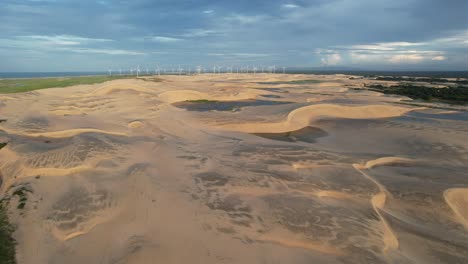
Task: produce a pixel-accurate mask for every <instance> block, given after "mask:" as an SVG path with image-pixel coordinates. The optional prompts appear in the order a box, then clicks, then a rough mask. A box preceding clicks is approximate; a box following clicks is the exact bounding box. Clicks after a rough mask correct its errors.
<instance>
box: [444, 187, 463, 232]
mask: <svg viewBox="0 0 468 264" xmlns="http://www.w3.org/2000/svg"><path fill="white" fill-rule="evenodd" d="M444 198H445V201H446V202H447V204H448V205H449V207H450V208H451V209H452V211H453V213H454V214H455V217H456V219H457V220H458V221H459V222H460V224H462V225H463V226H464V227H465V228H466V229H467V230H468V188H453V189H448V190H446V191H445V192H444Z"/></svg>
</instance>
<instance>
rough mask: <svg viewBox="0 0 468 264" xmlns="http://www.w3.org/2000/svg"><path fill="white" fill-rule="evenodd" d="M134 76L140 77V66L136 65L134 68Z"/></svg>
mask: <svg viewBox="0 0 468 264" xmlns="http://www.w3.org/2000/svg"><path fill="white" fill-rule="evenodd" d="M136 75H137V77H139V76H140V65H138V66H137V68H136Z"/></svg>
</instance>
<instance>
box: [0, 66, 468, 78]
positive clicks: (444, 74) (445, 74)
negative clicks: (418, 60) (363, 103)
mask: <svg viewBox="0 0 468 264" xmlns="http://www.w3.org/2000/svg"><path fill="white" fill-rule="evenodd" d="M277 73H281V72H280V71H278V72H277ZM286 73H287V74H321V75H323V74H325V75H328V74H346V75H358V76H410V77H434V78H468V71H366V70H331V69H330V70H328V69H319V70H317V69H300V68H290V69H287V70H286ZM126 74H127V73H126ZM142 74H144V73H142ZM103 75H108V72H104V71H101V72H99V71H95V72H0V79H10V78H48V77H77V76H103Z"/></svg>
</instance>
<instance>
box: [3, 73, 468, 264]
mask: <svg viewBox="0 0 468 264" xmlns="http://www.w3.org/2000/svg"><path fill="white" fill-rule="evenodd" d="M161 79H162V81H161V82H154V81H151V80H146V81H144V80H136V79H133V80H130V79H129V80H115V81H111V82H107V83H104V84H97V85H81V86H74V87H67V88H54V89H46V90H38V91H33V92H27V93H20V94H7V95H0V118H2V119H6V120H7V121H5V122H2V123H1V124H0V139H1V142H8V145H7V146H6V147H4V148H3V149H2V150H1V151H0V170H1V180H2V184H1V192H2V193H3V194H4V195H6V196H9V197H10V198H11V199H10V206H9V212H10V221H11V222H12V223H13V224H15V225H16V226H17V230H16V232H15V238H16V239H17V241H18V247H17V259H18V262H19V263H35V264H37V263H57V264H63V263H67V264H71V263H88V264H92V263H165V264H166V263H203V264H206V263H242V264H246V263H468V175H467V172H468V152H467V150H468V115H467V112H463V111H457V110H451V109H434V108H429V107H421V106H415V105H406V104H402V102H403V100H408V98H405V97H400V96H387V95H383V94H381V93H376V92H372V91H359V90H354V89H351V88H352V87H361V86H362V85H363V83H364V82H366V80H362V79H349V76H343V75H327V76H320V75H289V74H287V75H282V74H278V75H274V74H257V75H252V74H250V75H246V74H241V75H236V74H216V75H208V74H206V75H198V76H162V77H161ZM304 80H313V81H304ZM188 100H198V101H192V102H191V101H188ZM425 105H428V104H425ZM429 105H430V104H429ZM458 108H460V109H461V110H466V109H464V107H462V106H458ZM19 189H22V190H24V193H25V194H26V196H27V201H26V203H25V204H24V208H23V209H18V208H17V206H18V204H19V203H20V201H19V199H20V196H19V195H15V194H14V192H15V190H19Z"/></svg>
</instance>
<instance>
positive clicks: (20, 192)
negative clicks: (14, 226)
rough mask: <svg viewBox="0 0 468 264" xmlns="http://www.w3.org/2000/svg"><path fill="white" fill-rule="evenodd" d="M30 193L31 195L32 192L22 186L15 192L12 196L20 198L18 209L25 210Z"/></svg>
mask: <svg viewBox="0 0 468 264" xmlns="http://www.w3.org/2000/svg"><path fill="white" fill-rule="evenodd" d="M28 192H29V193H30V192H32V191H31V190H30V189H29V188H28V187H26V186H21V187H19V188H18V189H16V190H15V191H14V192H13V194H12V196H18V198H19V202H18V206H17V207H16V208H18V209H24V207H25V206H26V202H27V201H28V196H27V193H28Z"/></svg>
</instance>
